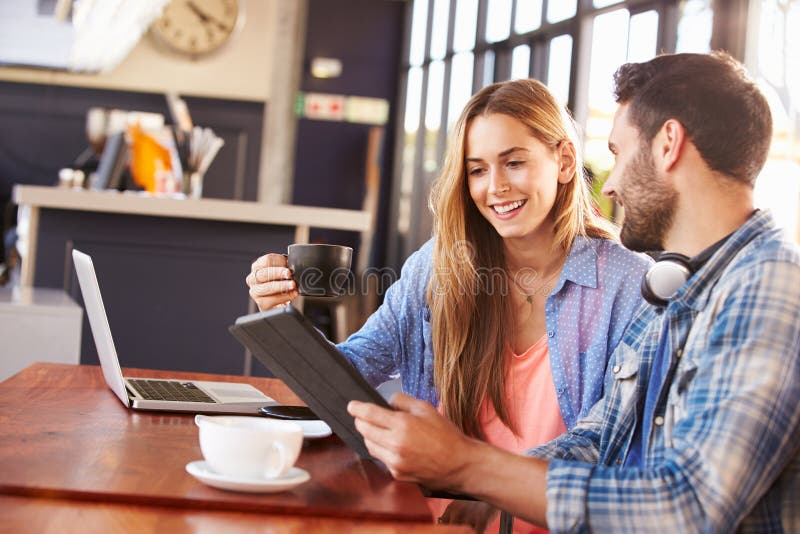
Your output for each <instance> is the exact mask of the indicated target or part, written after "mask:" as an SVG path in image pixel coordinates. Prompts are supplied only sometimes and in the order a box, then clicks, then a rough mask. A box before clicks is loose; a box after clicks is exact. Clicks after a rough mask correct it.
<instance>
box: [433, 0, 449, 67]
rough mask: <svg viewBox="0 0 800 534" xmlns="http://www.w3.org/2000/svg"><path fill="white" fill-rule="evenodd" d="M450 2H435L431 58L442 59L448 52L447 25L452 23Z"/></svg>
mask: <svg viewBox="0 0 800 534" xmlns="http://www.w3.org/2000/svg"><path fill="white" fill-rule="evenodd" d="M449 19H450V0H435V1H434V4H433V30H432V32H431V58H432V59H442V58H444V55H445V53H446V52H447V24H448V23H449V22H450V20H449Z"/></svg>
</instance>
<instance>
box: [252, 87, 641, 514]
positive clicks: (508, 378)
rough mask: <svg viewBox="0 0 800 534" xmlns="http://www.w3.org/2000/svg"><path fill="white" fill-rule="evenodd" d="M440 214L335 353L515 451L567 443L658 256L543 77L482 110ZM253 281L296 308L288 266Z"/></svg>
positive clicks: (480, 97)
mask: <svg viewBox="0 0 800 534" xmlns="http://www.w3.org/2000/svg"><path fill="white" fill-rule="evenodd" d="M430 204H431V209H432V210H433V214H434V234H433V238H432V239H431V240H430V241H429V242H428V243H426V244H425V245H423V246H422V248H420V249H419V250H418V251H417V252H415V253H414V254H413V255H412V256H411V257H409V259H408V260H407V261H406V263H405V265H404V267H403V270H402V273H401V276H400V278H399V279H398V281H397V282H396V283H395V284H393V285H392V286H391V287H390V288H389V290H388V291H387V293H386V296H385V299H384V302H383V304H382V305H381V306H380V308H379V309H378V310H377V311H376V312H375V313H374V314H373V315H372V316H370V317H369V319H368V320H367V322H366V323H365V324H364V326H363V327H362V328H361V330H359V331H358V332H356V333H355V334H353V335H352V336H351V337H350V338H349V339H348V340H347V341H345V342H344V343H342V344H340V345H338V348H339V349H340V350H341V351H342V352H343V353H344V354H345V355H347V357H348V358H349V359H350V360H351V361H352V363H353V364H354V365H355V367H356V368H357V369H358V370H359V371H360V372H361V373H362V374H364V376H365V377H366V378H367V379H368V380H369V381H370V382H372V383H373V384H378V383H380V382H382V381H385V380H387V379H389V378H390V377H392V376H396V375H397V374H398V373H399V375H400V376H401V379H402V385H403V391H404V392H406V393H408V394H410V395H413V396H415V397H418V398H421V399H425V400H428V401H429V402H431V403H432V404H434V405H436V406H438V409H439V410H440V411H441V412H442V413H443V414H445V415H446V416H447V417H448V418H449V419H450V420H451V421H452V422H453V423H454V424H455V425H456V426H457V427H458V428H459V429H461V430H462V431H463V432H464V433H465V434H467V435H469V436H473V437H479V438H482V439H485V440H486V441H488V442H489V443H492V444H493V445H496V446H498V447H502V448H505V449H508V450H513V451H522V450H525V449H528V448H530V447H532V446H535V445H539V444H541V443H544V442H546V441H549V440H550V439H553V438H555V437H557V436H558V435H560V434H561V433H563V432H564V431H566V429H568V428H571V427H572V426H573V425H574V424H575V422H576V421H577V420H578V418H579V417H581V416H584V415H586V414H587V412H588V411H589V409H590V408H591V406H592V405H593V404H594V403H595V401H596V400H597V399H598V398H599V397H600V395H601V393H602V387H603V376H604V373H605V367H606V360H607V357H608V356H609V355H610V354H611V352H612V351H613V349H614V348H615V347H616V345H617V343H618V342H619V340H620V338H621V336H622V333H623V331H624V330H625V327H626V326H627V324H628V321H629V319H630V317H631V315H632V314H633V312H634V311H635V309H636V308H637V307H638V306H639V304H640V303H641V296H640V292H639V284H640V280H641V277H642V275H643V273H644V271H645V270H646V268H647V266H648V264H649V259H647V258H646V257H645V256H642V255H638V254H634V253H632V252H630V251H628V250H626V249H625V248H623V247H622V246H621V245H619V244H618V243H617V241H616V238H615V235H616V234H615V230H614V228H613V227H612V226H611V225H610V224H609V223H607V222H606V221H605V220H604V219H603V218H602V217H600V216H599V215H598V214H597V213H596V211H595V209H594V207H593V205H592V202H591V197H590V191H589V187H588V184H587V182H586V180H585V177H584V172H583V165H582V161H581V157H580V152H579V150H578V149H577V139H576V132H575V127H574V123H573V121H572V119H571V118H570V117H569V115H568V113H567V112H566V110H564V109H563V108H562V107H561V106H559V105H558V103H557V102H556V100H555V99H554V97H553V95H552V94H551V93H550V92H549V91H548V90H547V88H546V87H545V86H544V85H542V84H541V83H539V82H537V81H535V80H531V79H525V80H514V81H509V82H502V83H496V84H493V85H490V86H488V87H485V88H484V89H482V90H481V91H480V92H478V93H477V94H476V95H475V96H473V97H472V99H471V100H470V101H469V103H468V104H467V106H466V108H465V109H464V111H463V112H462V114H461V117H460V118H459V121H458V123H457V125H456V127H455V131H454V133H453V138H452V140H451V146H450V147H449V150H448V153H447V157H446V161H445V164H444V168H443V170H442V173H441V176H440V177H439V179H438V180H437V182H436V183H435V185H434V188H433V191H432V194H431V202H430ZM247 284H248V286H250V295H251V297H252V298H253V299H254V300H255V302H256V303H257V304H258V307H259V308H260V309H262V310H264V309H268V308H271V307H273V306H276V305H283V304H285V303H286V302H288V301H291V300H292V299H294V298H295V297H296V296H297V293H296V291H295V286H294V282H293V281H292V280H291V273H289V271H288V269H287V267H286V260H285V258H283V256H281V255H278V254H267V255H265V256H262V257H261V258H259V259H258V260H256V262H255V263H254V264H253V266H252V270H251V273H250V274H249V275H248V277H247ZM523 527H524V525H522V523H521V522H520V521H517V522H516V525H515V529H522V528H523Z"/></svg>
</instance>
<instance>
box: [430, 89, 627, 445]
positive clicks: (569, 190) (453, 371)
mask: <svg viewBox="0 0 800 534" xmlns="http://www.w3.org/2000/svg"><path fill="white" fill-rule="evenodd" d="M494 113H501V114H504V115H508V116H510V117H512V118H514V119H517V120H519V121H520V122H521V123H522V124H524V125H525V126H527V128H528V130H529V131H530V133H531V135H532V136H534V137H535V138H536V139H538V140H539V141H541V142H542V143H544V144H545V145H547V146H549V147H552V148H553V150H555V149H556V147H558V145H559V144H560V143H562V142H564V141H566V142H570V143H573V145H574V146H575V152H576V158H577V162H576V166H575V168H576V171H575V175H574V176H573V177H572V179H571V180H570V181H569V182H567V183H563V184H562V183H559V184H558V190H557V192H556V199H555V203H554V205H553V210H552V212H551V217H552V220H553V226H554V236H553V247H554V248H556V247H561V248H562V249H563V250H565V251H567V250H569V248H570V247H571V246H572V242H573V240H574V239H575V237H576V236H590V237H604V238H615V237H616V232H615V229H614V227H613V225H612V224H611V223H609V222H608V221H606V220H605V219H603V218H602V217H601V216H600V215H598V214H597V212H596V211H595V208H594V206H593V204H592V200H591V193H590V190H589V186H588V184H587V182H586V179H585V177H584V171H583V163H582V159H581V157H580V150H579V149H578V141H577V133H576V131H575V124H574V122H573V120H572V118H571V117H570V115H569V113H568V112H567V110H566V109H564V108H563V107H562V106H560V105H559V104H558V103H557V102H556V100H555V98H554V97H553V95H552V94H551V93H550V91H549V90H548V89H547V87H545V86H544V85H543V84H542V83H540V82H538V81H536V80H532V79H524V80H514V81H509V82H501V83H495V84H492V85H489V86H487V87H485V88H483V89H482V90H481V91H479V92H478V93H477V94H475V95H474V96H473V97H472V98H471V99H470V101H469V102H468V103H467V105H466V107H465V108H464V111H463V112H462V113H461V117H460V118H459V120H458V122H457V124H456V126H455V131H454V133H453V137H452V139H451V144H450V147H449V149H448V152H447V156H446V158H445V163H444V167H443V169H442V173H441V175H440V177H439V179H438V180H437V181H436V183H435V184H434V186H433V189H432V191H431V196H430V207H431V210H432V211H433V216H434V241H435V243H434V253H433V272H432V275H431V280H430V283H429V285H428V293H427V298H428V303H429V305H430V308H431V316H432V327H433V353H434V382H435V385H436V388H437V390H438V393H439V402H440V407H441V409H442V410H443V412H444V414H445V415H446V416H447V417H448V418H449V419H450V420H451V421H453V423H454V424H455V425H456V426H458V427H459V428H460V429H461V430H462V431H463V432H464V433H466V434H467V435H469V436H474V437H479V438H483V433H482V431H481V428H480V424H479V409H480V406H481V404H482V402H483V401H484V399H486V398H487V397H488V399H490V400H491V402H492V403H493V405H494V408H495V411H496V412H497V415H498V416H499V417H500V419H501V420H502V421H503V422H504V423H505V424H506V425H507V426H509V427H510V428H511V429H512V430H515V429H514V426H513V424H512V422H511V421H510V418H509V415H508V409H507V407H506V406H505V403H504V400H503V399H504V395H503V392H504V390H505V374H506V373H505V371H506V361H505V355H506V354H507V351H508V347H509V346H510V344H511V340H512V336H513V333H514V332H513V325H514V320H513V317H512V313H513V312H512V310H511V307H510V301H509V299H508V298H506V292H505V291H503V292H502V293H500V292H498V291H497V289H498V287H499V286H498V284H497V282H498V280H497V276H500V277H501V279H502V280H501V281H502V282H503V286H502V287H508V278H507V277H508V275H507V271H506V260H505V256H504V252H503V241H502V238H501V237H500V235H499V234H498V233H497V232H496V231H495V229H494V228H493V227H492V225H491V224H490V223H489V222H488V221H487V220H486V219H484V217H483V216H482V215H481V214H480V212H479V211H478V209H477V208H476V206H475V204H474V202H473V201H472V198H471V197H470V194H469V189H468V186H467V180H466V168H465V165H464V159H465V156H466V155H465V144H466V136H467V130H468V129H469V127H470V124H471V123H472V120H473V119H474V118H475V117H477V116H479V115H489V114H494Z"/></svg>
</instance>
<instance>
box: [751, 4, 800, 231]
mask: <svg viewBox="0 0 800 534" xmlns="http://www.w3.org/2000/svg"><path fill="white" fill-rule="evenodd" d="M757 3H758V4H759V6H758V7H759V9H758V17H759V18H758V20H757V21H752V22H751V28H752V29H753V30H754V31H753V32H752V33H753V34H754V35H755V39H753V41H755V45H754V46H755V48H756V51H755V52H756V53H755V54H753V56H754V58H753V60H751V64H748V65H747V66H748V70H749V71H750V73H751V75H753V76H754V77H755V78H756V80H757V82H758V85H759V87H760V88H761V90H762V91H763V92H764V95H765V96H766V97H767V102H768V103H769V107H770V110H771V111H772V121H773V131H772V145H771V146H770V150H769V155H768V157H767V162H766V164H765V165H764V169H763V170H762V171H761V173H760V174H759V176H758V179H757V180H756V184H755V191H754V200H755V204H756V206H758V207H761V208H767V209H769V210H770V211H772V215H773V216H774V217H775V221H776V222H777V224H778V226H780V227H781V228H783V229H784V230H785V231H786V234H787V236H788V237H790V238H793V239H795V240H796V241H797V242H800V3H797V2H794V3H789V4H788V5H786V2H781V1H780V0H759V1H758V2H757Z"/></svg>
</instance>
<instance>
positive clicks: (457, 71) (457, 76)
mask: <svg viewBox="0 0 800 534" xmlns="http://www.w3.org/2000/svg"><path fill="white" fill-rule="evenodd" d="M474 64H475V61H474V56H473V55H472V52H462V53H460V54H456V55H454V56H453V64H452V68H451V70H450V102H449V103H448V105H447V129H448V130H449V129H450V128H451V127H452V126H453V125H454V124H455V122H456V121H457V120H458V117H459V115H461V110H463V109H464V106H465V105H466V103H467V101H468V100H469V98H470V97H471V96H472V72H473V67H474Z"/></svg>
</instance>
